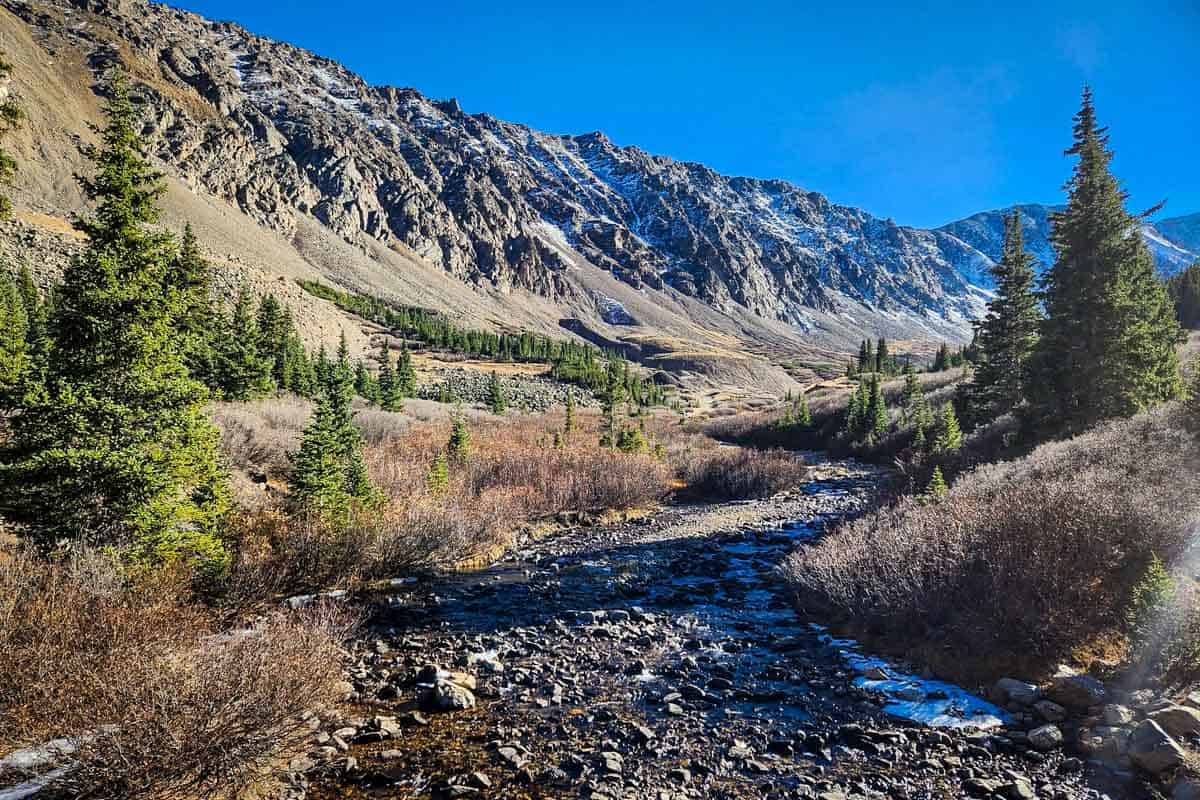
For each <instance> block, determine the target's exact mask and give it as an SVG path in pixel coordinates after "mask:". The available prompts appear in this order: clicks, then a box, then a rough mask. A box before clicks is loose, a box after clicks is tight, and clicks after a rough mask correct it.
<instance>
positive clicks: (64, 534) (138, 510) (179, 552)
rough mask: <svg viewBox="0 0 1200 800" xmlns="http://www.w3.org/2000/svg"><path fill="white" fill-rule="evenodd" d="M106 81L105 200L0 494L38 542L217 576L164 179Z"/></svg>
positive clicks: (131, 113) (121, 91) (199, 396)
mask: <svg viewBox="0 0 1200 800" xmlns="http://www.w3.org/2000/svg"><path fill="white" fill-rule="evenodd" d="M110 88H111V92H110V99H109V102H108V104H107V106H106V109H105V111H106V117H107V123H106V125H105V127H104V128H103V129H102V130H100V131H99V134H100V139H101V145H100V147H99V148H95V149H93V150H92V151H91V152H90V156H91V158H92V161H93V164H94V166H95V175H94V177H92V178H84V179H81V184H82V186H83V189H84V191H85V193H86V194H87V196H88V197H89V198H90V199H91V200H92V201H94V202H95V204H96V209H95V212H94V214H93V215H92V216H91V217H88V218H85V219H82V220H80V221H79V222H78V223H77V227H78V228H79V230H80V231H82V232H83V233H84V234H85V235H86V236H87V240H88V245H87V249H86V250H85V251H84V253H83V254H82V255H80V256H79V257H78V258H76V259H75V260H74V261H73V262H72V263H71V265H70V266H69V267H68V269H67V271H66V274H65V275H64V280H63V284H62V287H61V288H60V289H59V291H58V293H57V296H56V300H55V308H54V311H53V315H52V317H51V319H50V323H49V335H50V340H51V342H50V353H49V358H48V361H47V364H46V368H45V384H44V386H43V387H41V388H40V389H39V390H38V391H37V392H36V393H32V394H31V396H29V397H28V398H27V399H26V400H25V401H24V402H23V404H22V408H21V409H20V410H19V412H18V413H17V414H16V415H15V416H14V417H13V419H12V437H11V439H10V441H8V442H7V443H6V444H5V450H6V452H4V453H3V459H2V461H0V463H2V464H3V466H0V492H2V495H3V496H2V498H0V499H2V501H3V510H4V512H5V513H6V515H7V516H8V517H9V518H10V519H12V520H14V521H15V522H17V523H19V524H21V525H22V526H23V528H24V529H25V531H26V532H27V533H28V534H29V535H30V536H31V537H32V538H33V539H34V540H35V541H37V542H39V543H40V544H42V545H43V546H46V547H50V546H53V545H55V544H57V543H58V542H59V541H60V540H63V539H67V540H71V539H82V540H86V541H89V542H98V543H105V544H115V545H120V546H124V547H125V552H126V553H127V554H128V555H129V556H130V557H132V558H133V559H135V560H140V561H159V562H161V561H170V560H174V559H177V558H185V559H188V560H190V561H193V562H194V563H196V564H197V565H198V566H200V567H201V568H202V569H204V570H205V571H207V572H209V573H219V572H220V571H222V570H223V569H224V568H225V566H226V564H227V556H226V553H225V549H224V547H223V544H222V542H221V540H220V538H219V537H218V527H219V523H220V520H221V517H222V515H223V514H224V512H225V510H226V508H227V501H226V491H225V485H224V482H223V476H222V473H221V471H220V470H219V469H218V466H217V464H218V461H217V430H216V428H215V427H213V425H212V423H210V422H209V420H208V418H207V417H206V416H205V414H204V410H203V405H204V402H205V400H206V398H207V392H206V391H205V389H204V387H203V386H202V385H201V384H200V383H198V382H197V381H195V380H193V379H192V378H191V377H190V376H189V374H188V371H187V368H186V367H185V365H184V363H183V356H182V353H181V352H180V346H179V343H178V341H177V339H178V337H177V334H176V330H175V322H176V320H177V319H178V318H179V316H180V314H181V311H182V308H183V302H182V299H181V297H180V292H179V290H178V289H177V288H176V287H175V286H174V284H175V280H174V277H173V275H172V274H171V270H172V265H173V264H174V263H175V247H174V243H173V242H172V239H171V237H170V236H169V235H167V234H164V233H159V232H157V231H155V230H154V228H153V227H152V226H153V225H154V223H155V222H157V220H158V213H159V212H158V199H159V197H160V195H161V194H162V192H163V185H162V182H161V178H160V176H159V174H158V173H157V172H155V171H154V169H153V168H152V167H151V165H150V163H149V161H148V160H147V159H146V156H145V154H144V152H143V145H142V142H141V140H140V138H139V135H138V131H139V129H140V127H141V124H140V121H139V119H138V114H137V111H136V109H135V107H134V105H133V102H132V101H131V99H130V96H129V89H128V86H127V83H126V80H125V78H124V76H123V75H122V74H121V73H119V72H118V73H114V74H113V76H112V80H111V86H110Z"/></svg>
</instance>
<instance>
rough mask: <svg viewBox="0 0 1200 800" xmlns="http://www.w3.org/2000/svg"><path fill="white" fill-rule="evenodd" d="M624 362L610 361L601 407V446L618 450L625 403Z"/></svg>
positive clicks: (611, 359) (613, 359)
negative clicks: (621, 411)
mask: <svg viewBox="0 0 1200 800" xmlns="http://www.w3.org/2000/svg"><path fill="white" fill-rule="evenodd" d="M622 367H623V362H621V361H618V360H617V359H615V358H610V359H609V361H608V372H607V376H606V380H605V386H604V391H603V394H602V396H601V407H600V429H601V434H600V446H601V447H608V448H610V449H616V447H617V438H618V434H619V423H618V421H617V416H618V414H619V413H620V408H621V404H622V403H624V402H625V375H624V371H623V368H622Z"/></svg>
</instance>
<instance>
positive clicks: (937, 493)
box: [925, 467, 950, 502]
mask: <svg viewBox="0 0 1200 800" xmlns="http://www.w3.org/2000/svg"><path fill="white" fill-rule="evenodd" d="M949 493H950V489H949V488H948V487H947V486H946V479H945V478H944V477H942V468H941V467H934V468H933V475H932V476H931V477H930V478H929V486H927V487H926V488H925V499H926V500H927V501H931V502H937V501H939V500H944V499H945V498H946V495H947V494H949Z"/></svg>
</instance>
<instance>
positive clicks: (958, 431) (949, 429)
mask: <svg viewBox="0 0 1200 800" xmlns="http://www.w3.org/2000/svg"><path fill="white" fill-rule="evenodd" d="M960 447H962V428H960V427H959V425H958V417H957V416H956V415H955V413H954V406H953V405H951V404H950V403H946V404H945V405H943V406H942V409H941V411H940V412H939V413H938V417H937V422H936V425H935V428H934V437H933V452H935V453H946V452H950V451H952V450H957V449H958V448H960Z"/></svg>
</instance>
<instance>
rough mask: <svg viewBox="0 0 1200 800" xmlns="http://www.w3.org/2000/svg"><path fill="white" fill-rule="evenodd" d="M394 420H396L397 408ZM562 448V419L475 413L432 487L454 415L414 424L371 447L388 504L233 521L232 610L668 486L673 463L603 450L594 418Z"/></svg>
mask: <svg viewBox="0 0 1200 800" xmlns="http://www.w3.org/2000/svg"><path fill="white" fill-rule="evenodd" d="M393 416H398V415H393ZM579 416H580V422H581V429H580V430H578V431H576V432H575V433H574V434H572V435H571V436H569V437H567V441H566V442H565V444H564V446H562V447H555V446H554V436H553V431H554V430H556V429H560V428H561V425H562V419H561V415H557V416H556V415H549V416H538V417H533V416H513V417H505V418H502V419H501V418H495V417H490V416H488V417H476V418H475V419H474V420H472V421H471V423H470V428H471V438H472V449H471V455H470V456H469V457H468V458H466V459H465V460H463V461H461V462H452V463H451V464H450V482H449V486H448V487H447V489H446V490H445V491H441V492H437V491H434V490H433V489H431V488H430V486H429V485H428V482H427V476H428V473H429V467H430V464H431V463H432V462H433V460H434V458H435V456H436V455H437V454H438V453H441V452H445V447H446V441H447V439H448V438H449V436H450V422H449V420H448V419H442V420H439V421H435V422H427V423H420V424H409V425H408V426H407V427H405V428H404V429H402V430H401V429H394V430H392V432H390V433H388V434H387V435H384V436H380V437H378V442H377V443H376V444H371V445H368V446H367V448H366V451H365V456H366V461H367V465H368V468H369V470H370V473H371V477H372V480H373V481H374V483H375V484H376V486H378V487H379V488H380V489H381V490H382V494H383V495H384V496H385V497H386V502H385V503H384V504H383V506H382V507H381V508H375V509H368V510H363V511H361V512H359V513H356V514H355V515H354V518H353V520H352V521H351V523H350V524H349V525H346V526H341V527H331V526H329V525H326V524H323V523H321V522H320V521H319V520H315V519H305V518H296V517H288V516H287V515H285V514H284V513H282V512H281V511H280V510H278V509H275V510H259V511H256V512H253V513H246V514H244V515H242V517H241V518H240V519H239V520H238V521H237V523H236V524H235V526H234V528H235V530H236V532H237V534H236V538H237V547H236V548H235V552H236V553H237V555H236V557H235V562H234V564H233V567H232V570H231V572H232V577H231V580H230V585H229V594H230V598H231V601H232V602H233V603H234V604H235V605H241V604H246V603H252V602H254V601H255V600H256V599H259V598H263V597H270V596H274V595H279V594H286V593H296V592H301V591H306V590H310V589H318V588H323V587H326V586H330V585H333V584H339V585H344V584H347V583H354V582H356V581H360V580H370V579H376V578H390V577H396V576H400V575H405V574H410V573H412V572H414V571H422V570H428V569H432V568H436V567H444V566H453V565H456V564H460V563H463V562H466V561H471V560H474V559H476V558H478V557H479V556H481V555H483V554H486V553H489V552H491V551H492V550H493V549H494V548H495V547H496V546H497V545H498V544H502V543H504V542H505V541H507V539H508V537H510V536H511V534H512V533H513V531H514V530H515V529H516V528H518V527H519V526H521V525H522V524H524V523H526V522H528V521H530V520H535V519H539V518H545V517H551V516H554V515H556V514H558V513H560V512H564V511H597V512H598V511H602V510H608V509H629V508H634V507H639V506H645V505H649V504H652V503H655V502H657V501H658V500H660V499H661V498H662V497H663V496H664V495H665V494H667V493H668V492H669V491H670V478H671V474H670V469H669V468H668V466H667V465H666V464H664V463H663V462H661V461H659V460H657V459H655V458H653V457H652V456H650V455H627V454H624V453H615V452H611V451H608V450H604V449H601V448H600V447H599V445H598V444H597V441H598V439H599V436H598V434H597V433H596V431H595V430H594V427H595V418H594V415H587V414H584V413H580V415H579Z"/></svg>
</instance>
